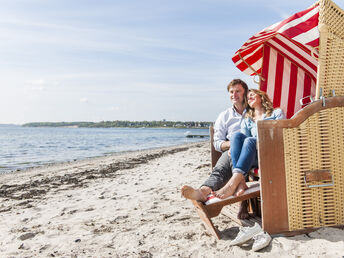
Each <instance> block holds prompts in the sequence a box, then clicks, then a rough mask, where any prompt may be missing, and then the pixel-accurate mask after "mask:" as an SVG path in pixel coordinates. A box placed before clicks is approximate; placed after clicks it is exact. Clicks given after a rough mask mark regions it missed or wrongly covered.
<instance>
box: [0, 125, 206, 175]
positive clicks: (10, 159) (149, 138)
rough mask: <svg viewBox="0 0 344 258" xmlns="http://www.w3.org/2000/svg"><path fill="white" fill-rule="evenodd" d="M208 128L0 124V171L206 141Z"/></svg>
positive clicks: (7, 171) (6, 171)
mask: <svg viewBox="0 0 344 258" xmlns="http://www.w3.org/2000/svg"><path fill="white" fill-rule="evenodd" d="M187 134H196V135H209V132H208V129H176V128H64V127H22V126H20V125H0V173H9V172H12V171H17V170H23V169H26V168H31V167H38V166H42V165H46V164H50V163H58V162H65V161H74V160H82V159H86V158H90V157H98V156H105V155H111V154H115V153H121V152H127V151H136V150H144V149H153V148H158V147H168V146H175V145H180V144H185V143H191V142H198V141H204V140H206V139H207V138H187V137H186V135H187Z"/></svg>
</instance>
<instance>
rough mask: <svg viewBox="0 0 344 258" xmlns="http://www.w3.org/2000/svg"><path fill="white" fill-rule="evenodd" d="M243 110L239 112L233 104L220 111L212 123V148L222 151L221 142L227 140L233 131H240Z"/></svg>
mask: <svg viewBox="0 0 344 258" xmlns="http://www.w3.org/2000/svg"><path fill="white" fill-rule="evenodd" d="M245 112H246V111H244V112H243V114H242V115H241V114H239V113H238V112H237V111H236V109H235V108H234V106H232V107H230V108H228V109H227V110H225V111H223V112H221V113H220V115H219V116H218V117H217V119H216V122H215V125H214V148H215V150H217V151H219V152H222V150H221V144H222V143H223V142H224V141H228V140H229V139H230V137H231V136H232V134H233V133H235V132H238V131H240V124H241V121H242V119H243V118H244V115H245Z"/></svg>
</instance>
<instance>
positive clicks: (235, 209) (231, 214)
mask: <svg viewBox="0 0 344 258" xmlns="http://www.w3.org/2000/svg"><path fill="white" fill-rule="evenodd" d="M255 200H256V198H254V199H251V200H250V201H255ZM239 209H240V203H233V204H231V205H227V206H226V207H223V209H222V211H221V214H223V215H225V216H226V217H228V218H230V219H231V220H232V221H234V222H235V223H237V224H238V225H240V226H243V227H252V226H254V223H258V224H259V225H261V224H262V219H261V217H260V216H259V215H257V214H256V212H254V211H249V215H250V216H249V218H247V219H238V213H239Z"/></svg>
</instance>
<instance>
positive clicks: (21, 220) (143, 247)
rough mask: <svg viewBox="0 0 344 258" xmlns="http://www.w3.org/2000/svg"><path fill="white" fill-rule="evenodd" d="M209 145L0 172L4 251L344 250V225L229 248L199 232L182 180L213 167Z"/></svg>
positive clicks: (210, 253) (226, 225)
mask: <svg viewBox="0 0 344 258" xmlns="http://www.w3.org/2000/svg"><path fill="white" fill-rule="evenodd" d="M210 171H211V169H210V150H209V143H208V142H202V143H193V144H188V145H182V146H176V147H169V148H161V149H154V150H146V151H138V152H129V153H124V154H120V155H114V156H106V157H99V158H92V159H87V160H83V161H76V162H70V163H63V164H55V165H50V166H45V167H40V168H34V169H29V170H26V171H20V172H15V173H10V174H4V175H1V176H0V181H1V185H0V200H1V206H0V232H1V234H0V257H277V256H279V257H343V256H344V230H343V229H338V228H322V229H319V230H317V231H315V232H313V233H310V234H304V235H299V236H295V237H289V238H286V237H275V238H273V240H272V242H271V244H270V246H269V247H267V248H265V249H263V250H262V251H260V252H256V253H255V252H253V251H251V245H252V242H249V243H248V244H246V245H244V246H241V247H239V246H234V247H231V246H229V243H230V241H231V240H232V239H234V238H235V236H236V234H237V233H238V230H239V228H238V225H237V224H236V223H234V222H232V221H231V220H230V219H229V218H227V217H225V216H224V215H220V216H218V217H217V218H215V219H214V221H215V224H216V225H217V226H218V227H219V230H220V231H226V237H225V238H224V239H223V240H217V239H215V238H214V237H213V236H211V235H209V233H208V232H207V231H206V230H205V228H204V226H203V225H202V222H201V220H200V219H199V217H198V215H197V213H196V212H195V210H194V208H193V206H192V204H191V202H190V201H188V200H185V199H183V198H182V197H181V196H180V191H179V189H180V188H181V186H182V185H183V184H189V185H192V186H199V185H200V184H201V183H202V182H203V180H204V179H205V178H206V177H207V176H208V174H209V173H210Z"/></svg>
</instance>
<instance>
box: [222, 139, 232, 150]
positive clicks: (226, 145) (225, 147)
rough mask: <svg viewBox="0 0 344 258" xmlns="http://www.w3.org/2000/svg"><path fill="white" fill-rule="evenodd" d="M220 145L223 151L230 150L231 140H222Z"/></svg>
mask: <svg viewBox="0 0 344 258" xmlns="http://www.w3.org/2000/svg"><path fill="white" fill-rule="evenodd" d="M220 147H221V151H226V150H229V147H230V143H229V141H224V142H222V143H221V146H220Z"/></svg>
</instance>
